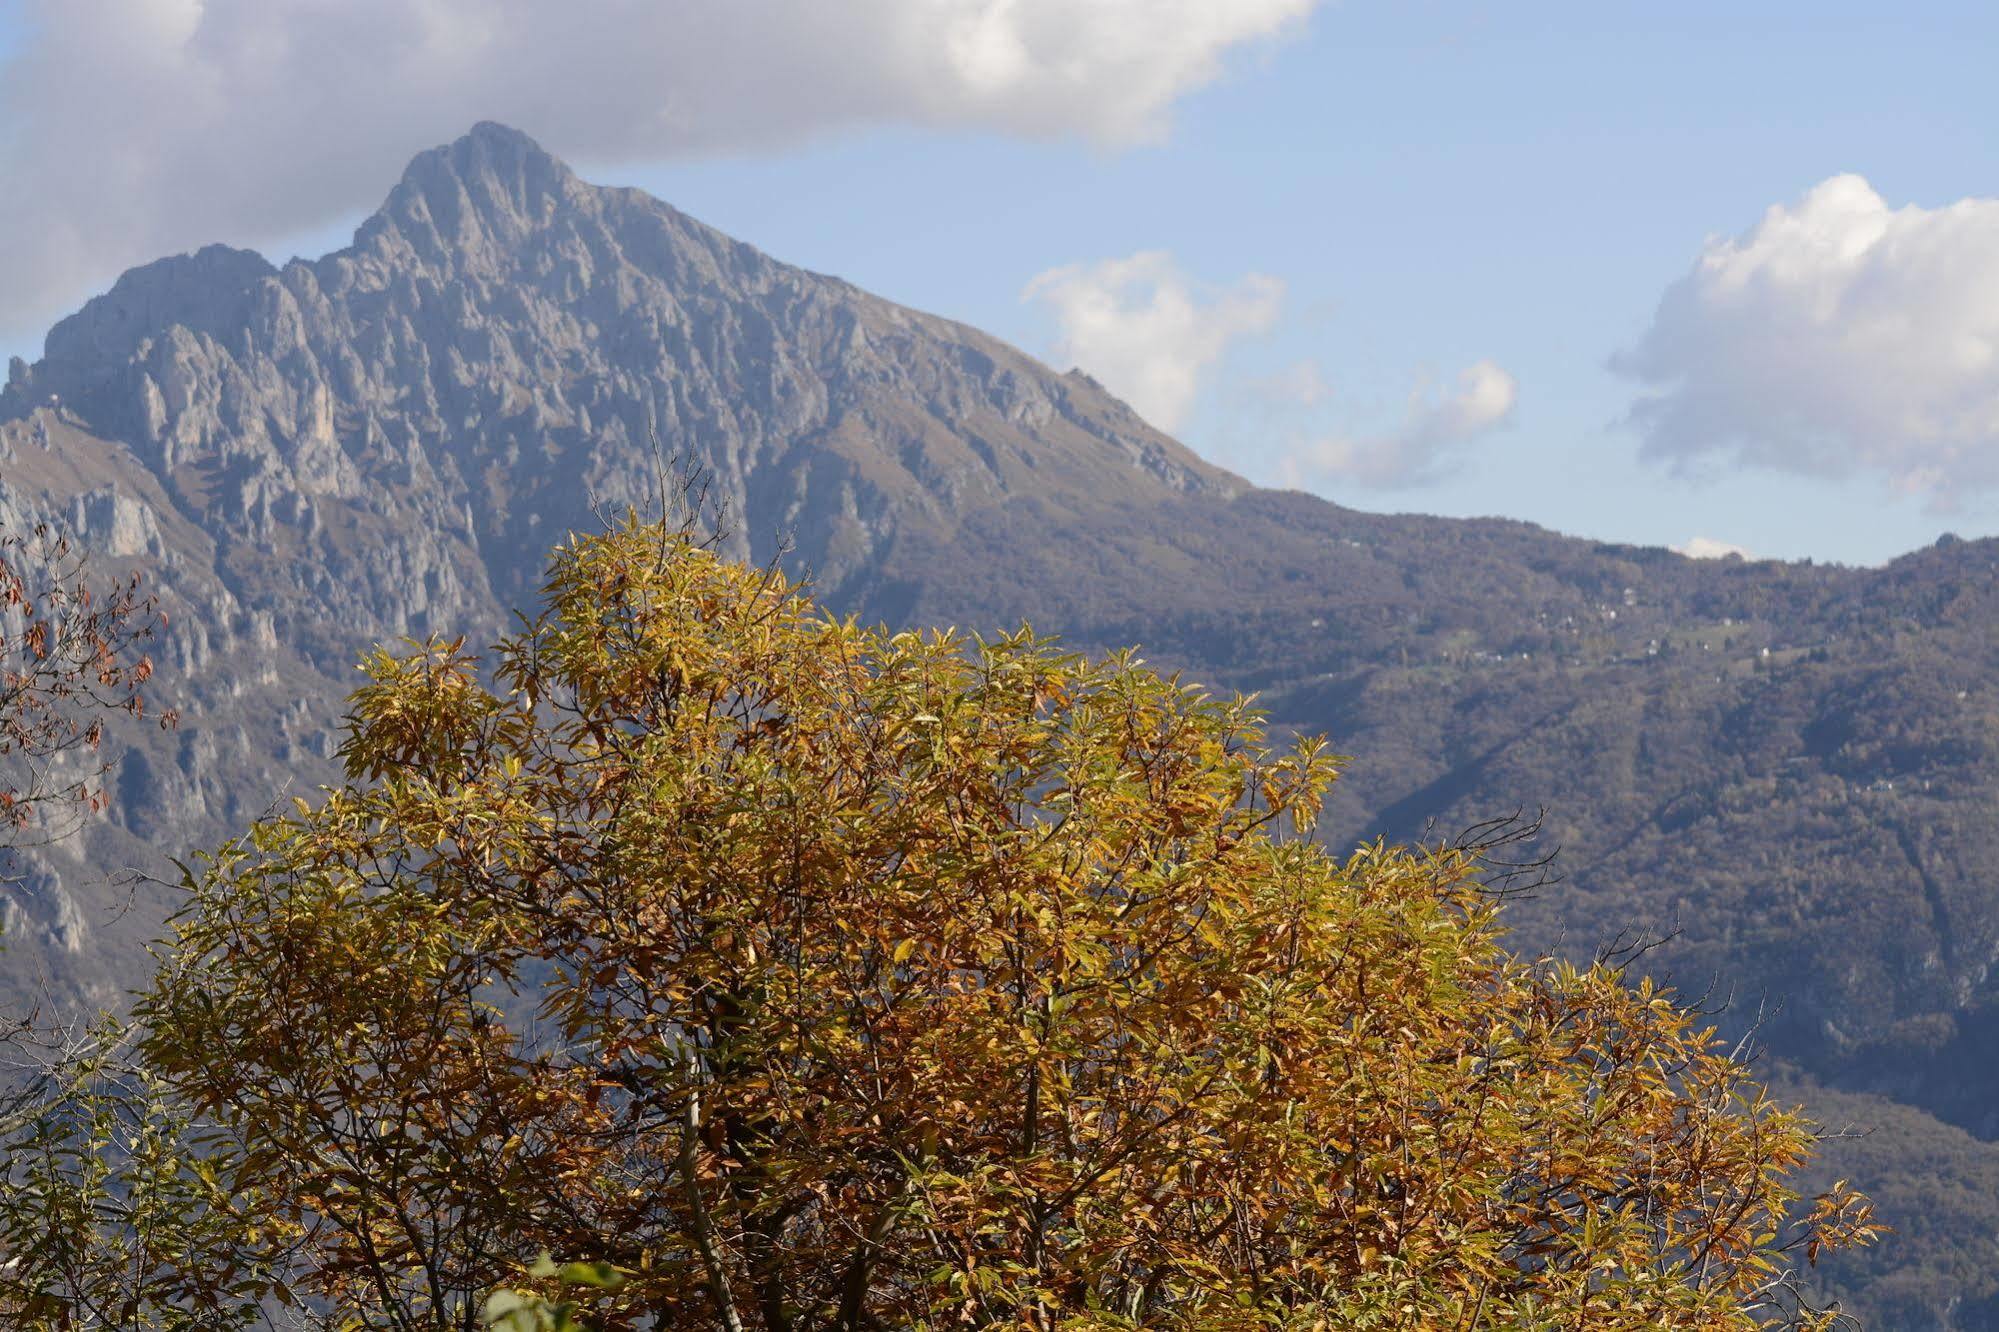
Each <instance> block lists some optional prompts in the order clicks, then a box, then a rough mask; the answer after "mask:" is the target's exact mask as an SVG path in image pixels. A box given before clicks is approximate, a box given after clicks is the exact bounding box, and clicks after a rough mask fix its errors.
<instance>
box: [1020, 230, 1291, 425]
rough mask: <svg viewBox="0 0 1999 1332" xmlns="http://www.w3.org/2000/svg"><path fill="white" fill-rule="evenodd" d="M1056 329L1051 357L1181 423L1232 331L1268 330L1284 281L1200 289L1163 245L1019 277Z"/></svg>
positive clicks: (1257, 278) (1144, 409) (1142, 411)
mask: <svg viewBox="0 0 1999 1332" xmlns="http://www.w3.org/2000/svg"><path fill="white" fill-rule="evenodd" d="M1021 298H1022V299H1023V300H1030V301H1040V302H1042V303H1044V304H1045V305H1047V306H1048V307H1049V309H1051V310H1052V311H1053V312H1054V314H1055V319H1056V325H1057V327H1058V329H1059V330H1060V332H1059V335H1058V337H1057V341H1056V347H1055V355H1056V358H1057V359H1058V360H1063V361H1068V362H1071V363H1073V364H1075V365H1078V366H1080V367H1081V368H1082V369H1084V370H1085V371H1087V372H1089V373H1090V374H1092V375H1094V376H1095V377H1096V378H1098V379H1100V380H1102V381H1103V383H1104V385H1105V386H1106V387H1108V388H1109V389H1110V390H1111V391H1112V392H1113V393H1116V394H1117V395H1118V396H1119V397H1121V398H1123V399H1124V400H1125V401H1127V402H1129V403H1130V404H1131V405H1132V406H1133V407H1134V408H1136V409H1137V410H1138V413H1139V415H1141V416H1143V417H1144V418H1145V419H1146V420H1148V421H1150V422H1151V423H1152V424H1154V425H1156V426H1158V427H1159V428H1160V429H1161V430H1174V429H1177V428H1178V427H1179V425H1180V424H1181V422H1183V421H1184V420H1186V417H1187V412H1188V409H1189V408H1191V407H1192V406H1193V404H1194V399H1195V397H1196V396H1197V395H1198V393H1199V392H1200V388H1201V380H1202V378H1203V376H1204V375H1205V374H1206V373H1207V371H1208V370H1209V369H1210V368H1211V367H1212V366H1213V365H1214V364H1215V362H1216V361H1218V360H1220V359H1221V356H1222V353H1223V352H1225V351H1227V350H1228V347H1229V344H1230V343H1232V342H1234V341H1236V340H1237V339H1238V338H1241V337H1244V336H1247V335H1249V334H1253V333H1262V332H1266V331H1267V330H1269V328H1270V327H1271V325H1272V324H1274V323H1276V322H1277V315H1278V311H1279V310H1280V309H1281V308H1282V307H1283V304H1284V284H1283V283H1281V282H1279V281H1278V280H1277V279H1276V278H1273V277H1266V276H1265V275H1263V274H1261V273H1251V274H1249V275H1248V276H1247V277H1244V278H1242V279H1241V280H1240V281H1238V282H1236V283H1235V284H1234V285H1233V286H1231V287H1227V288H1223V289H1221V290H1204V289H1201V288H1198V287H1196V286H1195V284H1194V283H1192V282H1191V281H1190V280H1189V279H1188V278H1187V276H1186V275H1185V274H1184V273H1182V272H1181V271H1180V268H1179V266H1178V265H1177V264H1175V263H1174V262H1173V257H1172V256H1171V255H1169V254H1167V253H1166V252H1165V251H1163V250H1146V251H1142V252H1140V253H1138V254H1134V255H1132V256H1131V257H1130V258H1128V259H1106V260H1102V261H1100V262H1097V263H1092V264H1069V265H1067V266H1065V267H1062V268H1051V269H1049V270H1048V271H1047V272H1045V273H1043V274H1041V275H1040V276H1038V277H1036V278H1035V279H1034V280H1033V281H1032V282H1029V283H1028V284H1027V288H1026V290H1025V291H1023V292H1022V293H1021Z"/></svg>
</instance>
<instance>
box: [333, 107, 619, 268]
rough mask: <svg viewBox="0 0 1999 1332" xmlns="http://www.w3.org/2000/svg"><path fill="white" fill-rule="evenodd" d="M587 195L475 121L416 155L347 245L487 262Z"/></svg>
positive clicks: (521, 141) (535, 151) (511, 138)
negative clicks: (391, 240)
mask: <svg viewBox="0 0 1999 1332" xmlns="http://www.w3.org/2000/svg"><path fill="white" fill-rule="evenodd" d="M592 193H593V190H592V187H591V186H589V185H587V184H585V183H584V182H583V181H582V180H580V179H578V177H577V176H576V174H575V173H574V172H572V171H571V170H570V169H569V168H568V167H567V166H566V165H564V164H563V163H562V162H561V161H559V160H557V159H556V158H555V157H553V156H551V155H550V154H549V153H548V152H546V151H545V150H543V148H542V147H541V145H540V144H538V143H536V142H535V141H534V140H533V139H531V138H529V137H528V136H527V135H525V134H522V133H521V132H520V131H519V130H514V129H509V128H508V127H506V126H505V125H499V124H495V123H493V122H492V121H482V122H481V123H480V124H478V125H476V126H474V127H473V129H472V131H471V132H470V133H468V134H466V135H465V136H464V137H462V138H460V139H458V140H456V141H454V142H452V143H448V144H445V145H443V146H442V147H438V148H432V149H430V150H429V151H427V152H423V153H420V154H418V155H417V156H416V158H415V159H414V160H412V161H411V162H410V164H409V166H408V168H407V169H406V170H405V171H404V172H403V177H402V179H401V180H400V181H399V182H397V184H396V187H395V188H394V189H393V190H391V191H390V192H389V197H388V199H387V201H386V202H384V203H383V205H382V207H381V209H380V210H379V211H377V212H376V213H375V215H374V216H373V217H371V218H370V219H368V221H367V222H366V223H364V224H363V225H362V227H361V229H360V231H359V232H358V233H357V234H356V236H355V248H356V249H357V250H361V251H366V250H369V249H371V248H375V247H377V246H379V245H380V244H381V243H382V242H383V240H384V239H385V238H387V237H390V236H394V237H396V238H399V239H400V240H402V241H403V242H405V243H407V244H408V245H409V246H410V247H411V248H412V249H414V250H415V251H416V252H417V253H418V254H419V255H421V256H422V257H423V258H425V259H426V260H429V261H432V262H441V263H447V264H453V265H454V266H455V265H456V264H457V263H462V262H464V261H466V260H468V259H470V260H475V261H476V260H477V259H478V258H480V257H482V256H484V257H487V258H490V257H492V255H493V252H494V251H495V250H499V251H505V250H507V249H508V248H510V247H513V246H517V245H519V244H520V243H522V242H523V241H524V240H525V239H526V238H528V237H529V236H531V235H532V234H533V233H534V232H536V231H537V230H540V229H542V228H545V227H548V226H550V225H551V224H553V223H554V222H556V221H557V220H558V219H559V218H560V217H561V216H562V215H563V214H564V213H565V212H567V211H571V210H574V209H577V208H579V207H587V205H588V201H589V198H590V196H591V195H592Z"/></svg>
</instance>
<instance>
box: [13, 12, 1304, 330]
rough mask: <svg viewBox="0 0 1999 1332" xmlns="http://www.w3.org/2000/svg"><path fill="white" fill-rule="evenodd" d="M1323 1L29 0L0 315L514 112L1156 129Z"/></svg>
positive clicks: (34, 308)
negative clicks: (1240, 56) (567, 0)
mask: <svg viewBox="0 0 1999 1332" xmlns="http://www.w3.org/2000/svg"><path fill="white" fill-rule="evenodd" d="M1318 2H1319V0H1228V3H1226V4H1218V3H1214V0H924V2H923V3H911V0H841V2H840V3H838V4H829V3H826V0H758V2H757V3H754V4H751V3H734V2H731V3H723V2H721V0H593V3H591V4H588V5H565V4H550V3H548V2H547V0H334V2H331V3H329V2H328V0H20V3H19V4H18V6H17V13H18V24H19V31H20V32H21V33H22V34H23V36H22V38H21V40H20V42H19V44H18V45H16V46H15V47H14V48H13V50H12V51H11V53H10V55H9V57H8V59H7V61H6V63H5V65H4V66H0V123H4V124H5V126H6V129H7V132H6V133H5V135H4V136H0V181H5V182H6V187H5V194H6V198H5V200H4V201H0V327H5V328H16V329H18V328H20V327H22V326H23V325H24V324H25V323H27V322H28V321H31V320H34V321H39V320H41V319H44V318H46V317H47V316H48V315H50V314H51V313H54V312H56V310H57V309H58V308H59V307H61V306H63V305H66V304H68V303H70V302H72V301H74V300H75V299H76V297H77V296H78V295H79V294H81V292H82V290H83V289H84V288H85V287H86V286H89V285H95V284H98V283H101V282H103V281H104V279H105V278H106V277H107V276H110V275H112V274H115V273H116V272H117V271H118V269H120V268H123V267H126V266H128V265H130V264H133V263H137V262H142V261H144V260H147V259H151V258H154V257H156V256H157V255H158V254H160V253H163V252H170V251H174V250H182V249H188V248H192V247H194V246H197V245H200V244H203V243H205V242H208V241H211V240H231V241H237V242H245V241H250V242H254V241H259V240H268V239H271V238H274V237H278V236H282V235H287V234H291V233H294V232H297V231H300V230H303V229H305V228H309V227H313V226H316V225H321V224H323V223H325V222H327V221H329V220H331V219H333V218H335V217H338V216H340V215H341V214H343V213H348V212H352V211H354V210H356V209H358V208H361V207H365V206H367V205H369V204H371V203H372V202H374V200H375V198H376V197H377V196H379V194H380V193H381V192H382V190H383V187H384V182H385V181H388V180H391V179H393V177H394V174H395V172H396V170H397V169H398V168H399V167H400V166H401V164H402V162H403V161H404V160H406V159H407V158H408V157H409V156H411V155H412V154H413V153H414V152H416V151H417V150H419V149H422V148H425V147H428V146H430V145H432V144H434V143H438V142H442V141H444V140H447V139H450V138H453V137H455V136H456V135H458V134H460V133H462V132H464V131H465V130H466V129H467V128H469V127H470V126H471V124H472V123H473V122H474V121H477V120H482V119H493V120H501V121H506V122H509V123H512V124H515V125H517V126H518V127H519V128H521V129H524V130H526V131H528V132H529V133H531V134H534V135H535V136H536V137H537V138H539V139H541V140H542V141H543V142H544V143H546V144H547V145H548V146H549V147H550V148H551V149H553V150H555V151H557V152H561V153H563V154H566V155H569V156H573V157H581V158H585V159H589V160H593V161H600V162H601V161H615V160H649V159H655V158H662V157H669V156H674V155H681V154H690V153H713V152H736V151H746V150H756V149H760V148H766V147H770V146H774V145H784V144H789V143H793V142H796V141H798V140H800V139H803V138H806V137H809V136H811V135H814V134H822V133H826V132H832V131H839V130H842V129H849V128H853V127H856V126H865V125H871V124H891V123H893V124H915V125H923V126H932V127H945V128H949V127H960V126H962V127H970V128H976V129H982V130H989V131H996V132H1000V133H1005V134H1015V135H1025V136H1033V137H1066V136H1083V137H1087V138H1091V139H1094V140H1097V141H1100V142H1105V143H1113V144H1115V143H1124V142H1130V141H1133V140H1142V139H1146V138H1150V137H1156V136H1157V135H1159V134H1160V133H1162V132H1163V130H1164V127H1165V125H1166V123H1167V119H1168V116H1169V113H1170V111H1171V108H1172V106H1173V104H1174V102H1175V101H1176V100H1177V99H1179V98H1180V97H1181V96H1182V95H1183V94H1185V93H1187V92H1188V91H1190V90H1192V89H1194V88H1198V87H1200V86H1202V85H1204V84H1206V83H1209V82H1211V81H1212V80H1214V79H1215V78H1216V77H1218V76H1219V75H1220V74H1221V73H1222V72H1223V70H1224V66H1225V62H1226V58H1227V56H1228V55H1229V53H1230V52H1231V51H1232V50H1234V49H1236V48H1238V47H1241V46H1243V45H1244V44H1246V43H1253V42H1257V41H1259V40H1264V39H1269V38H1272V37H1275V36H1278V35H1280V34H1282V33H1283V32H1285V31H1286V30H1287V29H1288V28H1291V27H1292V26H1294V25H1296V24H1297V23H1298V22H1299V21H1301V20H1302V19H1304V18H1305V17H1306V16H1307V15H1308V14H1309V13H1310V12H1311V10H1312V9H1313V8H1314V7H1315V6H1316V5H1317V4H1318Z"/></svg>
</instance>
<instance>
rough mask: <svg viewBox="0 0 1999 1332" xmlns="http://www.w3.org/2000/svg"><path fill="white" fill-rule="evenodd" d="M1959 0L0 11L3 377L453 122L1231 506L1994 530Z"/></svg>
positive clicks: (1926, 537) (1998, 23) (1847, 537)
mask: <svg viewBox="0 0 1999 1332" xmlns="http://www.w3.org/2000/svg"><path fill="white" fill-rule="evenodd" d="M1995 49H1999V10H1994V9H1991V8H1989V7H1985V6H1974V5H1963V6H1953V5H1946V4H1933V5H1926V6H1922V7H1920V8H1918V7H1901V8H1892V9H1891V7H1888V6H1882V5H1879V4H1865V5H1862V4H1851V5H1849V4H1838V3H1821V4H1814V5H1810V6H1806V5H1772V6H1740V5H1722V4H1707V3H1686V4H1681V5H1676V6H1628V5H1601V4H1555V3H1524V4H1523V3H1514V4H1511V5H1499V4H1481V3H1472V2H1470V0H1462V2H1458V3H1444V2H1443V0H1405V2H1404V3H1389V2H1388V0H1378V2H1376V3H1362V2H1361V0H1344V2H1342V3H1331V2H1330V0H1230V2H1229V3H1228V4H1226V5H1223V4H1220V3H1217V2H1216V0H847V3H845V4H843V5H841V6H823V5H820V4H818V3H817V0H742V3H740V4H736V5H733V6H716V5H713V4H710V3H709V2H708V0H574V3H571V4H566V5H561V6H547V5H544V4H541V3H539V0H423V2H422V3H416V0H337V2H336V0H0V179H4V180H6V181H8V182H9V186H8V188H7V190H6V191H5V195H4V197H0V354H6V353H17V354H21V355H24V356H28V357H30V358H31V359H32V356H33V354H34V352H35V349H36V348H37V347H38V346H39V340H40V334H41V332H42V331H43V330H45V329H46V327H47V325H48V323H49V322H50V321H51V320H52V319H53V318H55V317H57V316H59V315H60V314H61V313H62V312H64V311H66V310H68V309H73V308H74V307H75V306H76V305H77V304H79V303H80V302H81V301H82V300H83V299H85V298H87V297H88V295H89V294H91V293H92V292H94V291H97V290H101V289H102V288H103V287H105V286H106V285H108V283H109V282H110V281H111V280H112V279H113V278H115V276H116V274H117V273H118V272H119V271H120V270H122V269H123V268H124V267H127V266H129V265H130V264H133V263H138V262H142V261H144V260H145V259H148V258H151V257H154V256H156V255H158V254H162V253H171V252H175V251H178V250H184V249H188V248H192V247H194V246H196V245H199V244H201V243H203V242H205V241H210V240H223V241H228V242H231V243H236V244H246V245H253V246H256V247H257V248H261V249H263V250H264V251H265V252H266V253H267V254H270V255H272V256H273V257H274V258H278V259H283V258H284V257H287V256H288V255H290V254H293V253H303V254H317V253H319V252H322V251H324V250H326V249H330V248H335V247H337V246H338V245H340V244H342V243H344V241H345V238H346V236H347V235H348V234H349V233H350V232H351V230H352V228H353V226H354V224H355V223H356V222H357V221H358V220H359V219H360V218H361V217H362V216H365V214H366V213H367V212H368V211H369V210H370V209H371V208H372V207H373V206H374V205H375V204H376V203H377V202H379V200H380V198H381V197H382V195H383V194H385V193H386V191H387V189H388V187H389V186H390V184H391V183H392V182H393V180H394V178H395V176H396V174H397V172H398V169H399V166H400V164H401V162H402V161H404V160H406V159H407V158H408V157H409V156H411V155H413V154H414V153H415V152H417V151H419V150H421V149H422V148H424V147H427V146H430V145H431V144H434V143H437V142H441V141H444V140H446V139H449V138H451V137H453V136H455V135H456V134H458V133H461V132H462V131H463V130H464V129H466V128H468V127H469V126H470V125H471V124H472V123H473V122H474V121H476V120H479V119H488V118H490V119H498V120H503V121H505V122H507V123H509V124H512V125H514V126H515V127H516V128H519V129H522V130H524V131H526V132H527V133H529V134H531V135H534V136H535V137H537V138H539V139H541V140H542V142H543V143H544V144H545V145H546V146H547V147H549V148H550V149H551V150H552V151H555V152H557V153H559V154H561V155H563V156H565V157H566V158H568V159H569V160H570V161H571V162H572V163H574V164H575V165H576V166H577V167H578V169H579V170H581V171H582V172H583V173H584V174H585V175H586V176H587V177H588V178H590V179H593V180H599V181H603V182H607V183H618V184H632V185H638V186H641V187H643V188H645V189H647V190H649V191H651V192H653V193H655V194H657V195H659V196H660V197H662V198H664V199H666V200H668V201H669V202H671V203H673V204H675V205H676V206H678V207H680V208H682V209H684V210H686V211H687V212H689V213H692V214H694V215H695V216H697V217H699V218H701V219H703V220H704V221H707V222H710V223H712V224H714V225H716V226H719V227H721V228H723V229H724V230H727V231H729V232H731V233H733V234H735V235H737V236H740V237H742V238H743V239H745V240H748V241H751V242H753V243H755V244H757V245H759V246H761V247H762V248H764V249H766V250H768V251H769V252H771V253H772V254H774V255H776V256H777V257H779V258H781V259H786V260H789V261H792V262H795V263H800V264H803V265H805V266H807V267H810V268H813V269H817V270H820V271H823V272H830V273H836V274H838V275H840V276H842V277H845V278H848V279H850V280H852V281H854V282H856V283H858V284H860V285H862V286H864V287H867V288H870V289H872V290H874V291H877V292H879V293H881V294H882V295H885V296H888V297H890V298H892V299H895V300H898V301H902V302H904V303H906V304H910V305H914V306H917V307H920V308H923V309H927V310H932V311H936V312H938V313H942V314H945V315H949V316H951V317H953V318H957V319H961V320H964V321H966V322H968V323H972V324H975V325H978V326H981V327H983V328H986V329H988V330H990V331H992V332H994V333H996V334H999V335H1000V336H1003V337H1005V338H1007V339H1009V340H1011V341H1014V342H1016V343H1018V344H1020V345H1021V346H1023V347H1025V348H1026V349H1028V350H1029V351H1032V352H1034V353H1036V354H1038V355H1041V356H1043V357H1045V358H1047V359H1049V360H1050V361H1051V362H1052V363H1054V364H1055V365H1056V366H1057V368H1062V369H1066V368H1067V367H1068V366H1069V365H1071V364H1080V365H1081V366H1082V367H1083V368H1084V369H1086V370H1088V371H1090V372H1091V373H1093V374H1095V375H1096V376H1097V377H1098V378H1099V379H1101V380H1103V381H1104V382H1105V383H1106V384H1107V385H1109V386H1110V387H1111V388H1112V389H1113V390H1114V391H1117V392H1119V393H1120V394H1122V395H1123V396H1125V397H1127V398H1129V399H1130V400H1131V401H1132V402H1133V403H1134V405H1136V406H1137V407H1138V408H1139V409H1140V410H1141V411H1142V412H1143V413H1145V414H1146V415H1147V416H1148V417H1149V418H1150V419H1152V420H1153V421H1154V422H1155V423H1156V424H1159V425H1160V426H1162V427H1163V428H1166V429H1168V430H1170V431H1171V432H1173V433H1174V434H1176V435H1178V436H1179V437H1180V438H1181V439H1183V440H1185V441H1186V442H1187V443H1188V444H1190V445H1191V446H1193V447H1194V448H1195V449H1197V450H1198V451H1200V452H1201V453H1203V454H1205V455H1206V456H1208V457H1210V458H1212V459H1214V460H1215V461H1217V462H1220V463H1222V464H1224V465H1226V466H1228V467H1230V468H1232V469H1234V470H1236V471H1238V472H1240V473H1242V474H1243V475H1245V476H1247V477H1248V478H1250V479H1251V480H1253V481H1256V482H1259V483H1261V484H1266V485H1281V486H1292V487H1297V488H1302V489H1307V490H1311V491H1313V492H1315V493H1317V494H1320V495H1323V496H1325V497H1327V498H1329V499H1332V500H1335V501H1337V502H1339V503H1342V504H1348V505H1352V506H1354V507H1357V508H1363V509H1370V510H1392V511H1420V512H1428V513H1441V514H1451V515H1466V516H1469V515H1501V516H1506V517H1513V518H1521V519H1526V520H1529V521H1532V522H1536V523H1540V524H1542V525H1544V526H1548V527H1552V528H1556V529H1558V530H1562V531H1567V532H1574V533H1578V534H1581V535H1587V536H1592V537H1598V538H1603V539H1609V540H1618V541H1630V542H1637V543H1643V544H1650V545H1672V546H1676V547H1679V548H1682V549H1687V550H1689V551H1692V552H1698V553H1709V554H1712V553H1720V552H1724V551H1727V550H1731V549H1733V550H1741V551H1744V552H1747V553H1749V554H1752V555H1754V556H1759V557H1783V558H1813V559H1818V560H1835V561H1841V562H1846V563H1878V562H1880V561H1883V560H1886V559H1888V558H1891V557H1893V556H1894V555H1896V554H1898V553H1901V552H1904V551H1907V550H1909V549H1912V548H1915V547H1917V546H1920V545H1924V544H1927V543H1929V542H1931V541H1934V540H1935V539H1936V537H1937V536H1938V535H1939V534H1940V533H1942V532H1945V531H1952V532H1956V533H1959V534H1960V535H1965V536H1975V535H1991V534H1999V140H1995V136H1993V135H1992V134H1991V133H1990V127H1991V126H1992V125H1994V124H1995V123H1999V84H1995V83H1994V81H1993V80H1991V79H1990V78H1989V75H1988V66H1989V57H1990V53H1991V52H1992V51H1993V50H1995Z"/></svg>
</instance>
